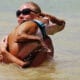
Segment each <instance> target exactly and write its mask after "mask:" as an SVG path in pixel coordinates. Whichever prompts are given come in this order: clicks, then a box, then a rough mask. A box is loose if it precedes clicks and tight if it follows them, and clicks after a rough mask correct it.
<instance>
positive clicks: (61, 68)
mask: <svg viewBox="0 0 80 80" xmlns="http://www.w3.org/2000/svg"><path fill="white" fill-rule="evenodd" d="M26 1H29V0H19V1H17V0H13V1H11V0H6V1H5V0H2V1H1V3H0V38H2V37H3V36H4V35H6V34H8V33H9V32H10V31H11V30H12V29H13V28H14V26H15V25H16V24H17V21H16V16H15V11H16V9H17V8H18V7H19V6H20V5H21V4H22V3H24V2H26ZM32 1H35V2H37V3H38V4H39V5H40V6H41V8H42V9H43V10H45V12H48V13H51V14H54V15H56V16H57V17H59V18H62V19H64V20H65V21H66V27H65V29H64V30H63V31H61V32H58V33H56V34H55V35H52V36H51V38H52V40H53V44H54V48H55V53H54V59H53V60H51V61H47V62H45V63H44V64H42V65H41V66H40V67H37V68H27V69H21V68H20V67H19V66H17V65H15V64H10V65H7V64H2V63H1V64H0V80H80V60H79V59H80V35H79V34H80V22H79V21H80V10H79V7H80V1H79V0H74V1H73V0H50V1H48V0H40V1H39V0H32ZM45 2H46V4H47V5H45V6H44V4H45Z"/></svg>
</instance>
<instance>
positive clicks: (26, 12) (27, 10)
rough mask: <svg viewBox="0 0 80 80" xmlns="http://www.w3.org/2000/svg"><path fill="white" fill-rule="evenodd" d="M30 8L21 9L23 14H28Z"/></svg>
mask: <svg viewBox="0 0 80 80" xmlns="http://www.w3.org/2000/svg"><path fill="white" fill-rule="evenodd" d="M30 12H31V10H30V9H24V10H23V11H22V13H23V15H27V14H30Z"/></svg>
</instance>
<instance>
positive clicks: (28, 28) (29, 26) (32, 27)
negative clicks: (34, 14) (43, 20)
mask: <svg viewBox="0 0 80 80" xmlns="http://www.w3.org/2000/svg"><path fill="white" fill-rule="evenodd" d="M37 28H38V27H37V24H36V23H34V22H33V21H26V22H24V23H22V24H21V25H19V26H18V28H17V31H18V33H22V32H26V33H30V32H31V33H35V32H36V30H37Z"/></svg>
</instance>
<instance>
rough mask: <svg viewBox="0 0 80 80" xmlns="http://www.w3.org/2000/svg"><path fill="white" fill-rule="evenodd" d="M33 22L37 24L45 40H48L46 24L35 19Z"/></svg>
mask: <svg viewBox="0 0 80 80" xmlns="http://www.w3.org/2000/svg"><path fill="white" fill-rule="evenodd" d="M32 21H33V22H35V23H36V24H37V25H38V27H39V28H40V30H41V33H42V35H43V39H46V38H47V37H48V35H47V33H46V30H45V25H44V23H42V22H41V21H39V20H36V19H34V20H32Z"/></svg>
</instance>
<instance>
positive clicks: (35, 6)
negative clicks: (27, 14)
mask: <svg viewBox="0 0 80 80" xmlns="http://www.w3.org/2000/svg"><path fill="white" fill-rule="evenodd" d="M26 4H31V5H32V6H33V7H34V10H35V11H36V12H37V13H41V8H40V7H39V6H38V5H37V4H36V3H34V2H26Z"/></svg>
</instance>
